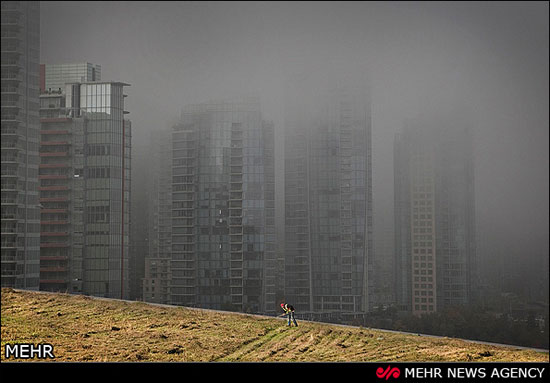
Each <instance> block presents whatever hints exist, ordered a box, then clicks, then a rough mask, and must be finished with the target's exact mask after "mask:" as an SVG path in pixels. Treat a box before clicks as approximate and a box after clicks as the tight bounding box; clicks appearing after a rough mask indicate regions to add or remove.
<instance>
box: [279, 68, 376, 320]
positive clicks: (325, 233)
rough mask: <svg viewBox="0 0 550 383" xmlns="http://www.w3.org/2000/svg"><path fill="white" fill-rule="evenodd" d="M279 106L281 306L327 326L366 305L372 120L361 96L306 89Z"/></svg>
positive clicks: (299, 87)
mask: <svg viewBox="0 0 550 383" xmlns="http://www.w3.org/2000/svg"><path fill="white" fill-rule="evenodd" d="M310 85H311V82H310V79H307V78H303V79H297V81H295V82H293V84H292V85H291V87H292V88H290V87H289V89H288V90H287V95H286V97H285V99H286V105H285V120H286V121H285V259H284V267H285V300H286V301H287V302H292V304H293V305H294V307H296V310H297V312H298V313H301V314H303V315H305V316H307V317H311V318H318V319H328V320H331V319H333V320H349V319H353V318H354V317H361V315H363V314H365V313H366V312H367V311H368V310H369V309H370V305H371V303H372V302H371V300H372V294H373V290H374V289H373V286H374V284H373V283H374V280H373V278H372V271H373V257H372V254H373V253H372V252H373V242H372V173H371V169H372V157H371V113H370V101H369V97H368V93H367V90H366V88H365V89H361V88H356V87H351V86H349V85H348V86H343V85H337V86H334V87H332V88H330V87H327V88H322V87H321V88H319V89H314V88H310Z"/></svg>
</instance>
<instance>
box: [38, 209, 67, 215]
mask: <svg viewBox="0 0 550 383" xmlns="http://www.w3.org/2000/svg"><path fill="white" fill-rule="evenodd" d="M40 213H42V214H48V213H67V209H41V210H40Z"/></svg>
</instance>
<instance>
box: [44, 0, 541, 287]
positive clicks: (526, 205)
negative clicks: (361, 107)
mask: <svg viewBox="0 0 550 383" xmlns="http://www.w3.org/2000/svg"><path fill="white" fill-rule="evenodd" d="M548 32H549V31H548V3H543V2H539V3H529V2H518V3H509V2H506V3H498V2H496V3H495V2H490V3H477V2H476V3H469V2H466V3H432V2H429V3H416V2H406V3H397V2H388V3H376V2H375V3H355V2H354V3H346V2H334V3H326V2H323V3H315V2H304V3H281V2H273V3H270V2H257V3H249V2H244V3H233V2H228V3H224V2H220V3H217V2H216V3H209V2H168V3H163V2H123V3H122V2H89V3H88V2H42V3H41V62H42V63H46V64H48V63H50V64H53V63H63V62H84V61H87V62H91V63H94V64H100V65H101V66H102V79H103V80H116V81H124V82H126V83H129V84H131V87H128V88H127V89H126V93H127V94H128V95H129V97H127V99H126V102H127V104H126V109H127V110H128V111H129V112H130V114H129V118H130V119H131V120H132V127H133V129H134V131H133V157H134V164H140V163H143V162H144V159H145V158H146V157H145V156H146V154H147V151H146V150H145V148H146V147H147V140H148V138H149V137H150V133H149V132H150V131H152V130H155V129H159V128H165V127H168V126H170V125H171V124H172V123H173V122H174V121H175V120H176V119H177V118H178V116H179V114H180V111H181V108H182V107H183V106H184V105H185V104H189V103H195V102H203V101H208V100H210V99H220V98H230V97H232V96H234V95H237V96H239V95H249V94H256V95H259V96H260V97H261V101H262V108H263V113H264V118H265V119H268V120H272V121H273V122H274V123H275V127H276V134H277V139H276V143H277V145H278V147H277V153H281V144H282V143H283V139H282V132H283V127H284V126H283V124H284V90H285V88H286V85H287V84H288V83H289V82H291V81H292V79H293V78H295V76H299V75H302V74H304V73H306V74H308V75H311V76H317V77H318V78H320V79H327V78H329V79H330V78H332V76H334V77H335V78H336V77H338V76H344V77H346V78H348V79H352V80H353V79H357V81H367V82H368V83H369V84H370V93H371V100H372V139H373V145H372V146H373V147H372V150H373V185H374V187H373V193H374V204H375V206H374V214H375V217H374V225H375V234H378V233H381V232H383V231H385V228H387V227H390V228H391V227H392V226H393V139H394V135H395V133H396V132H398V131H400V130H401V129H402V128H403V125H404V121H405V120H406V119H408V118H416V117H422V116H428V117H429V116H431V115H435V114H437V115H441V114H443V115H444V114H446V113H448V114H449V115H450V116H453V115H457V116H459V115H462V117H463V118H462V119H461V121H462V120H463V121H465V123H469V124H471V127H472V131H473V135H474V158H475V192H476V218H477V249H478V251H477V253H478V256H479V258H480V262H481V264H482V265H483V266H485V271H486V272H490V274H491V275H492V276H494V277H497V276H499V275H504V274H506V273H512V272H515V273H519V274H518V275H520V276H522V277H528V278H541V275H542V273H548V231H549V226H548V212H549V206H548V195H549V194H548V170H549V169H548V158H549V156H548V154H549V153H548V131H549V119H548V103H549V99H548V80H549V79H548V71H549V67H548V55H549V49H548V45H549V44H548ZM304 91H306V92H307V90H304ZM442 128H444V127H442ZM140 161H141V162H140ZM276 163H277V166H278V168H277V181H278V186H277V192H278V193H280V192H281V191H282V190H283V189H282V187H281V182H282V180H283V176H282V168H281V166H282V164H283V161H282V158H280V157H279V158H278V159H277V162H276ZM134 169H136V166H134ZM135 172H136V171H135V170H134V174H136V173H135ZM136 176H137V175H136ZM277 198H278V201H279V202H278V203H279V206H281V204H280V201H281V200H280V198H281V195H280V194H278V197H277ZM279 222H280V220H279ZM134 224H135V222H134ZM375 239H376V240H378V239H377V238H376V237H375ZM380 240H382V239H380ZM541 270H542V272H541ZM536 273H539V274H536Z"/></svg>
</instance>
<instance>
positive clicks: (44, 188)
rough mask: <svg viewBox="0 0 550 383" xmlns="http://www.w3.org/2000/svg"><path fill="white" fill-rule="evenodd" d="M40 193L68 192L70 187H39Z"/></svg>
mask: <svg viewBox="0 0 550 383" xmlns="http://www.w3.org/2000/svg"><path fill="white" fill-rule="evenodd" d="M38 190H39V191H68V190H69V187H68V186H39V187H38Z"/></svg>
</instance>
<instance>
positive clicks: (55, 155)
mask: <svg viewBox="0 0 550 383" xmlns="http://www.w3.org/2000/svg"><path fill="white" fill-rule="evenodd" d="M68 155H69V153H68V152H50V153H40V157H67V156H68Z"/></svg>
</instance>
